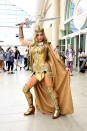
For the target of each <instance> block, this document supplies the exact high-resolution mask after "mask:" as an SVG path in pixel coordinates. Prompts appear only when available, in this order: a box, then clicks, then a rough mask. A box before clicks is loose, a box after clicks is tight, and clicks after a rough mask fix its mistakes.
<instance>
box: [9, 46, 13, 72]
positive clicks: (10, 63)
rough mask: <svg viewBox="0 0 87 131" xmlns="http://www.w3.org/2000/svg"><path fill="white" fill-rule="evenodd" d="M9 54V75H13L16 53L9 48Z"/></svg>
mask: <svg viewBox="0 0 87 131" xmlns="http://www.w3.org/2000/svg"><path fill="white" fill-rule="evenodd" d="M8 53H9V61H8V74H10V73H11V74H13V73H14V72H13V67H14V52H13V50H12V48H11V47H9V50H8ZM10 68H11V72H10Z"/></svg>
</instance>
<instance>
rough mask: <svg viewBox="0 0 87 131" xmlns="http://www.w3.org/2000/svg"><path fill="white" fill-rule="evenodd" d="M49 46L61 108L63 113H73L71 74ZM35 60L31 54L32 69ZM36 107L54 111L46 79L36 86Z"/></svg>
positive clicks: (49, 61)
mask: <svg viewBox="0 0 87 131" xmlns="http://www.w3.org/2000/svg"><path fill="white" fill-rule="evenodd" d="M48 48H49V53H48V63H49V64H50V67H51V70H52V73H53V87H54V90H55V91H56V93H57V95H58V102H59V108H60V111H61V114H62V115H66V114H72V113H73V112H74V109H73V103H72V96H71V90H70V74H69V71H66V70H65V66H64V65H63V63H62V61H58V60H57V59H56V57H55V55H54V53H53V52H52V50H51V49H50V47H49V46H48ZM32 65H33V60H32V56H31V69H32ZM34 91H35V103H36V108H37V109H38V110H40V111H41V112H42V113H46V114H51V113H54V111H55V108H54V104H53V101H52V99H51V97H50V95H49V93H48V92H47V90H46V86H45V83H44V80H42V81H41V82H38V83H37V84H36V85H35V86H34Z"/></svg>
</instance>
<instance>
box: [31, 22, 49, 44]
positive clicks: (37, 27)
mask: <svg viewBox="0 0 87 131" xmlns="http://www.w3.org/2000/svg"><path fill="white" fill-rule="evenodd" d="M39 32H42V34H43V42H44V43H46V44H48V40H47V37H46V35H45V32H44V28H42V27H41V25H40V23H39V21H37V24H36V28H35V34H34V38H33V42H32V43H33V46H34V45H37V43H38V41H37V33H39Z"/></svg>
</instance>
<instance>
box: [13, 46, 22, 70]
mask: <svg viewBox="0 0 87 131" xmlns="http://www.w3.org/2000/svg"><path fill="white" fill-rule="evenodd" d="M14 48H15V65H16V69H15V71H17V67H19V68H20V70H21V68H22V67H21V66H20V65H19V64H18V60H19V58H20V52H19V50H18V48H17V46H15V47H14Z"/></svg>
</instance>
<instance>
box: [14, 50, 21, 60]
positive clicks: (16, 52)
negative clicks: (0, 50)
mask: <svg viewBox="0 0 87 131" xmlns="http://www.w3.org/2000/svg"><path fill="white" fill-rule="evenodd" d="M18 54H19V56H20V52H19V50H16V51H15V59H17V56H18Z"/></svg>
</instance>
